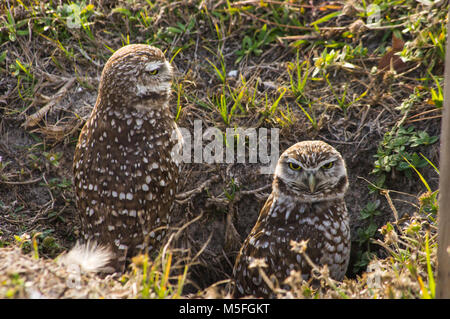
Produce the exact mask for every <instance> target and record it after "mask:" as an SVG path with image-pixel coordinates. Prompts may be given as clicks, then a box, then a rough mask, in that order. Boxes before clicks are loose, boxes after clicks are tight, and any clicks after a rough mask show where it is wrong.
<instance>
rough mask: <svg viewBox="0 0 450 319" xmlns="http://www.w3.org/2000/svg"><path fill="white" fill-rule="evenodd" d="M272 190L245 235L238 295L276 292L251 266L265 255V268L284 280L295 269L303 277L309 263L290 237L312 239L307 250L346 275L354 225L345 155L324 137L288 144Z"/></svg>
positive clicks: (317, 261) (335, 274)
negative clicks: (348, 200) (347, 196)
mask: <svg viewBox="0 0 450 319" xmlns="http://www.w3.org/2000/svg"><path fill="white" fill-rule="evenodd" d="M272 187H273V190H272V194H271V195H270V196H269V198H268V199H267V202H266V203H265V205H264V207H263V208H262V210H261V212H260V214H259V217H258V220H257V222H256V225H255V226H254V227H253V229H252V231H251V232H250V234H249V236H248V237H247V239H246V240H245V242H244V244H243V246H242V248H241V251H240V253H239V255H238V257H237V260H236V264H235V266H234V269H233V275H234V278H235V283H236V289H235V295H236V296H242V295H255V296H261V297H274V294H273V292H272V291H270V289H269V288H268V286H267V284H266V283H265V281H264V280H263V278H262V277H261V276H260V273H259V271H258V269H256V268H249V267H248V266H249V265H250V264H251V263H252V262H253V261H254V260H256V259H263V260H264V262H265V264H266V265H267V267H266V268H263V270H264V272H265V273H266V274H267V275H268V276H269V277H271V276H275V278H276V279H277V281H278V283H279V284H280V285H282V284H283V281H284V280H285V279H286V278H287V277H288V275H289V274H290V272H291V271H292V270H296V271H300V272H301V273H302V277H303V278H304V279H308V278H309V277H310V273H311V268H310V266H309V265H308V264H307V262H306V260H304V258H303V256H302V255H301V254H298V253H296V252H294V251H292V250H291V249H290V248H291V246H290V242H291V241H292V240H293V241H296V242H300V241H302V240H309V241H308V244H307V249H306V253H307V254H308V255H309V257H310V258H311V259H312V261H313V262H314V263H315V264H317V265H325V264H326V265H328V268H329V270H330V275H331V277H333V278H334V279H336V280H342V279H343V277H344V274H345V272H346V270H347V266H348V261H349V257H350V229H349V220H348V216H347V208H346V206H345V201H344V194H345V192H346V190H347V187H348V181H347V171H346V167H345V162H344V160H343V158H342V156H341V155H340V154H339V152H338V151H336V150H335V149H334V148H333V147H331V146H330V145H328V144H326V143H324V142H321V141H304V142H300V143H297V144H295V145H293V146H291V147H290V148H288V149H287V150H286V151H285V152H284V153H283V154H282V155H281V156H280V159H279V160H278V163H277V167H276V170H275V174H274V180H273V185H272Z"/></svg>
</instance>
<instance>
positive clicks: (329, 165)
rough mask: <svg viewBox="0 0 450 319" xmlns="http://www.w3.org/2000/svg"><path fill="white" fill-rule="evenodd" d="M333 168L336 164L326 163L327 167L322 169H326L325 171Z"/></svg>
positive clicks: (324, 166)
mask: <svg viewBox="0 0 450 319" xmlns="http://www.w3.org/2000/svg"><path fill="white" fill-rule="evenodd" d="M333 166H334V162H329V163H326V164H325V165H323V166H322V167H323V168H325V169H330V168H332V167H333Z"/></svg>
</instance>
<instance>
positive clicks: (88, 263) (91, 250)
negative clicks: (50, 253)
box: [58, 241, 114, 273]
mask: <svg viewBox="0 0 450 319" xmlns="http://www.w3.org/2000/svg"><path fill="white" fill-rule="evenodd" d="M113 258H114V254H113V253H112V251H111V250H110V249H109V248H107V247H105V246H101V245H99V244H98V243H97V242H95V241H87V242H86V243H83V244H81V243H79V242H77V243H76V244H75V246H74V247H73V248H72V249H71V250H70V251H69V252H68V253H67V254H64V255H62V256H60V257H59V258H58V263H59V264H60V265H65V266H66V267H68V268H69V267H74V266H75V267H79V268H80V270H81V271H82V272H85V273H98V272H104V273H109V272H112V269H111V267H108V264H109V263H110V262H111V261H112V260H113Z"/></svg>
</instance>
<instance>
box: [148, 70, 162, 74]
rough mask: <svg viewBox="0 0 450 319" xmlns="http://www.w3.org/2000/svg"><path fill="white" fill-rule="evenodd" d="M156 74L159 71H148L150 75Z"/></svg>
mask: <svg viewBox="0 0 450 319" xmlns="http://www.w3.org/2000/svg"><path fill="white" fill-rule="evenodd" d="M158 72H159V70H158V69H155V70H152V71H150V72H148V73H150V74H151V75H156V74H158Z"/></svg>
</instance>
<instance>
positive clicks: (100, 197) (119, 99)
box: [73, 44, 180, 270]
mask: <svg viewBox="0 0 450 319" xmlns="http://www.w3.org/2000/svg"><path fill="white" fill-rule="evenodd" d="M171 78H172V68H171V66H170V64H169V63H168V62H167V61H166V59H165V58H164V54H163V53H162V52H161V50H159V49H157V48H155V47H152V46H148V45H142V44H136V45H128V46H125V47H123V48H121V49H119V50H117V51H116V52H115V53H114V54H113V55H112V56H111V58H110V59H109V60H108V61H107V63H106V65H105V67H104V69H103V72H102V76H101V79H100V85H99V92H98V97H97V102H96V104H95V106H94V109H93V110H92V113H91V116H90V118H89V119H88V120H87V122H86V124H85V126H84V127H83V129H82V131H81V135H80V137H79V140H78V145H77V147H76V150H75V156H74V163H73V171H74V184H75V189H76V201H77V207H78V211H79V214H80V217H81V231H82V235H83V236H84V239H85V240H94V241H96V242H97V243H99V244H101V245H103V246H107V247H110V248H111V250H112V251H113V252H114V253H115V263H114V267H115V268H116V269H117V270H121V269H122V270H123V266H124V261H125V259H126V257H127V256H133V255H134V254H137V253H139V252H141V251H143V250H144V249H151V248H154V249H155V248H157V246H158V244H159V243H160V241H161V240H162V238H163V236H164V235H165V231H166V228H167V225H168V223H169V222H170V217H171V216H170V211H171V208H172V205H173V203H174V198H175V192H176V185H177V183H178V174H179V168H178V166H179V163H178V162H177V161H176V156H173V155H174V153H173V152H174V151H175V150H176V149H177V145H179V142H180V135H179V133H178V132H179V131H178V128H177V125H176V123H175V122H174V119H173V117H172V115H171V113H170V110H169V105H168V101H169V95H170V87H171ZM177 133H178V134H177Z"/></svg>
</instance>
